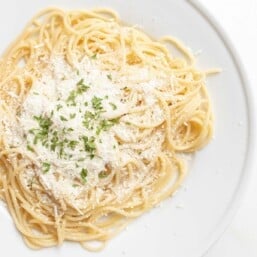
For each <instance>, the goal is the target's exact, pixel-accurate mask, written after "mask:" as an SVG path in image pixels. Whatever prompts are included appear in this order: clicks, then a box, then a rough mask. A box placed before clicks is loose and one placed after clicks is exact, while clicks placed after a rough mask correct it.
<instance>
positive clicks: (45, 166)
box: [42, 162, 51, 173]
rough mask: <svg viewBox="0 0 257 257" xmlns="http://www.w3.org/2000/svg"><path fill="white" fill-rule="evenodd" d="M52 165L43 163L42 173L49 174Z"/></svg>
mask: <svg viewBox="0 0 257 257" xmlns="http://www.w3.org/2000/svg"><path fill="white" fill-rule="evenodd" d="M50 167H51V164H50V163H49V162H43V164H42V172H43V173H47V172H48V171H49V170H50Z"/></svg>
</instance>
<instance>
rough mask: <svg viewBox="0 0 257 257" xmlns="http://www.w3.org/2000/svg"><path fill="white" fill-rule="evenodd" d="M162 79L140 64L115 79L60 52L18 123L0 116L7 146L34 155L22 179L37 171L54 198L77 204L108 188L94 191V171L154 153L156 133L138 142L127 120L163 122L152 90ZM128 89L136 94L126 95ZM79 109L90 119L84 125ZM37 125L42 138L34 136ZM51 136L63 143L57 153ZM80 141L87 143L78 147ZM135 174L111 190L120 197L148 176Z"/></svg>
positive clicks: (97, 179) (160, 137)
mask: <svg viewBox="0 0 257 257" xmlns="http://www.w3.org/2000/svg"><path fill="white" fill-rule="evenodd" d="M165 79H166V78H165ZM163 84H164V79H162V78H160V77H159V78H151V76H150V72H149V71H148V70H147V69H146V68H138V67H131V70H127V71H126V73H125V74H123V75H122V76H120V75H119V74H118V73H117V72H115V71H112V72H110V71H104V70H102V69H101V68H100V64H99V63H98V61H97V60H92V59H90V58H84V59H83V60H82V61H81V62H80V63H77V64H76V68H73V67H71V66H70V65H69V64H68V63H67V62H66V61H65V60H64V59H63V58H62V57H60V56H55V57H52V58H51V59H50V60H49V61H48V66H47V68H46V70H44V71H43V72H42V76H41V77H40V78H38V79H37V80H36V81H35V83H34V84H33V88H32V89H31V90H30V92H29V93H28V95H27V97H26V99H25V101H24V102H23V103H22V106H21V112H20V115H19V119H18V120H17V122H16V123H15V124H13V123H11V122H9V121H8V120H4V124H5V134H6V138H7V141H8V142H7V143H8V144H9V145H10V146H11V147H19V148H21V149H22V150H23V152H25V153H26V154H27V156H30V157H31V158H33V159H35V160H36V167H34V168H33V170H32V169H30V170H29V171H28V172H27V173H26V174H25V175H24V179H25V180H26V181H27V184H28V185H29V183H30V182H31V180H32V178H33V176H35V175H36V176H38V177H39V179H40V182H41V183H42V184H43V185H44V186H45V187H46V188H47V189H48V190H51V192H52V193H53V196H54V197H55V198H56V199H62V198H66V199H70V201H73V202H74V200H76V201H75V202H74V204H76V205H77V206H79V205H80V204H82V203H83V201H81V199H80V198H79V197H80V196H81V194H83V192H85V190H89V189H90V188H92V187H96V188H97V190H96V192H97V193H96V199H98V201H99V199H100V198H101V197H102V195H103V194H106V192H107V191H106V190H105V191H104V190H103V189H102V188H101V183H102V181H103V180H102V178H101V174H102V172H105V171H106V169H107V168H106V167H108V166H109V167H111V168H112V169H116V170H117V169H118V170H121V171H122V169H123V167H124V165H126V163H128V162H129V161H130V160H139V161H143V160H149V161H150V160H152V159H153V158H155V157H156V155H157V154H158V152H159V151H160V149H161V146H162V143H163V141H164V132H163V131H162V130H161V131H160V132H157V133H155V134H153V136H152V137H151V140H150V141H149V138H148V137H147V138H145V139H140V140H139V141H138V136H139V135H140V129H139V128H137V127H135V126H133V125H131V124H129V122H132V123H133V122H135V123H143V124H144V123H151V122H155V123H156V122H159V123H162V122H163V120H164V114H163V111H162V109H161V108H160V106H159V105H158V100H157V98H156V96H155V94H154V90H155V88H159V87H162V86H163ZM80 87H81V88H80ZM83 90H84V91H83ZM128 91H129V92H130V93H131V94H128V93H127V92H128ZM133 92H134V93H135V95H137V97H135V98H134V99H131V98H132V96H133ZM138 101H141V102H143V104H144V105H146V106H147V109H146V110H145V111H144V112H142V113H140V115H139V114H138V113H133V112H132V113H130V111H131V109H133V108H135V104H136V103H137V102H138ZM86 113H88V114H90V113H91V114H90V115H91V116H92V114H93V115H95V116H97V118H95V117H94V118H92V119H89V122H88V123H90V124H86V125H85V116H86ZM90 115H89V116H90ZM113 119H117V121H113ZM41 123H42V124H43V125H42V124H41ZM48 123H49V124H48ZM101 125H102V127H103V128H102V129H101ZM44 126H45V127H46V129H47V135H44V139H38V138H39V136H41V134H40V133H41V132H40V131H41V130H42V127H43V128H44ZM99 130H100V132H99ZM55 135H56V137H58V140H59V141H60V142H62V143H63V144H64V145H65V147H64V149H63V153H62V154H61V146H59V145H58V146H57V147H56V148H55V149H51V147H53V148H54V146H53V143H52V141H53V140H54V138H55ZM82 139H83V140H84V141H83V140H82ZM86 139H87V140H90V139H92V140H93V141H92V142H91V143H88V146H87V145H86V146H85V144H86V143H85V141H86ZM119 140H122V144H121V145H120V144H119ZM51 144H52V145H51ZM69 144H70V146H68V145H69ZM90 144H91V146H90ZM153 145H154V146H155V147H153ZM73 146H74V147H73ZM86 147H88V148H89V150H88V149H87V150H85V149H86ZM90 147H91V148H90ZM92 149H93V150H92ZM140 149H142V153H141V152H140ZM90 151H91V152H90ZM141 171H142V174H140V173H138V174H137V175H135V177H134V178H133V179H131V180H129V181H126V180H123V181H121V184H120V185H117V186H116V187H115V188H112V189H111V191H112V192H114V193H115V194H116V195H117V196H118V198H120V199H122V198H123V197H124V196H125V195H126V194H127V193H128V192H129V191H130V190H132V189H133V188H134V186H135V184H136V183H140V181H141V179H142V178H143V177H144V176H145V174H146V173H147V170H144V169H143V168H142V169H141ZM83 172H84V173H83ZM149 179H150V178H149ZM145 183H146V184H147V182H145ZM146 191H147V190H146ZM47 199H48V197H46V198H45V199H44V201H47Z"/></svg>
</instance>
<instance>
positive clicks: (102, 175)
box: [98, 170, 109, 178]
mask: <svg viewBox="0 0 257 257" xmlns="http://www.w3.org/2000/svg"><path fill="white" fill-rule="evenodd" d="M108 175H109V174H108V173H107V172H106V171H105V170H103V171H101V172H100V173H99V174H98V177H99V178H106V177H107V176H108Z"/></svg>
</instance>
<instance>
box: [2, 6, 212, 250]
mask: <svg viewBox="0 0 257 257" xmlns="http://www.w3.org/2000/svg"><path fill="white" fill-rule="evenodd" d="M165 43H166V44H171V45H173V46H175V47H176V48H177V49H178V50H179V51H181V53H182V54H183V55H184V58H177V57H174V56H172V54H171V53H170V52H169V51H168V50H167V48H166V47H165ZM0 75H1V76H0V189H1V199H2V200H3V201H5V202H6V204H7V206H8V209H9V211H10V213H11V215H12V217H13V220H14V222H15V224H16V227H17V229H18V230H19V231H20V233H21V234H22V236H23V237H24V240H25V242H26V243H27V244H28V246H30V247H31V248H35V249H37V248H42V247H50V246H54V245H57V244H61V243H62V242H63V241H64V240H68V241H76V242H79V243H81V245H82V246H83V247H85V248H87V249H89V250H99V249H101V247H100V248H99V249H98V248H97V249H95V248H92V246H91V245H90V243H91V242H92V241H98V242H100V243H101V246H103V245H104V243H105V242H106V241H108V240H109V239H110V238H112V237H113V236H114V235H116V234H117V233H118V232H119V231H120V230H121V229H123V228H124V227H125V226H126V224H127V223H128V222H130V221H131V220H132V219H134V218H136V217H138V216H140V215H142V214H143V213H144V212H146V211H147V210H149V209H151V208H152V207H153V206H156V205H157V204H158V203H160V202H161V201H162V200H164V199H166V198H167V197H169V196H171V195H172V194H173V193H174V192H175V190H176V189H177V188H178V187H179V186H180V185H181V183H182V181H183V179H184V177H185V175H186V160H185V158H184V154H185V153H193V152H195V151H196V150H198V149H200V148H201V147H203V146H204V145H206V143H207V142H208V141H209V140H210V138H211V136H212V122H213V119H212V110H211V106H210V102H209V97H208V93H207V90H206V86H205V75H206V74H205V73H204V72H201V71H199V70H197V69H196V68H195V65H194V57H193V55H192V54H191V53H190V52H189V51H188V50H187V49H186V48H185V47H184V46H183V45H182V44H181V43H180V42H178V41H177V40H175V39H173V38H171V37H165V38H163V39H162V40H160V41H158V42H157V41H154V40H152V39H151V38H149V37H148V36H147V35H146V34H144V33H143V32H142V31H139V30H138V29H136V28H133V27H128V26H124V25H122V24H121V22H120V20H119V17H118V15H117V14H116V13H115V12H113V11H111V10H106V9H96V10H92V11H82V10H79V11H69V12H68V11H63V10H59V9H55V8H52V9H46V10H44V11H42V12H41V13H39V14H38V15H37V16H36V17H34V18H33V19H32V20H31V21H30V22H29V24H28V25H27V26H26V28H25V30H24V31H23V33H22V34H21V35H20V36H19V37H18V38H17V40H16V41H15V42H14V43H13V44H11V46H10V47H9V49H7V50H6V52H5V53H4V55H3V57H2V59H1V63H0Z"/></svg>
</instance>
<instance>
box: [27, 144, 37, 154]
mask: <svg viewBox="0 0 257 257" xmlns="http://www.w3.org/2000/svg"><path fill="white" fill-rule="evenodd" d="M27 149H28V150H29V151H30V152H35V150H34V148H33V147H31V146H30V145H27Z"/></svg>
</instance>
